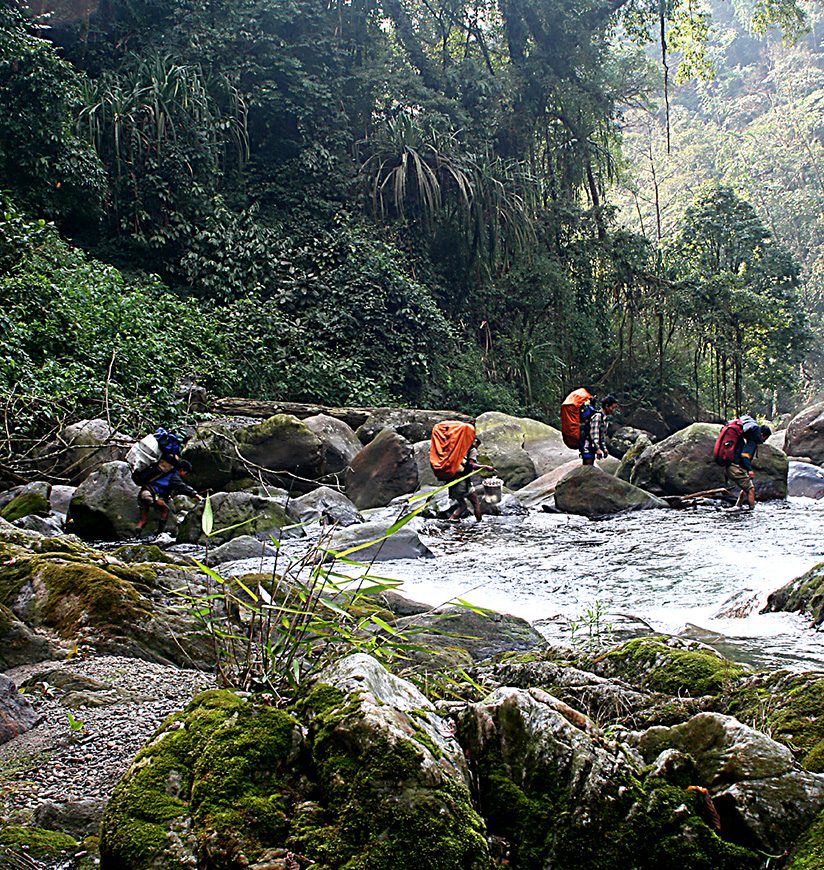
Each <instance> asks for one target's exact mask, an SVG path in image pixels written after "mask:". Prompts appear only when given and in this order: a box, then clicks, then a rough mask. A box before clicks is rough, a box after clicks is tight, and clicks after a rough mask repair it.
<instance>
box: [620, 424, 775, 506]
mask: <svg viewBox="0 0 824 870" xmlns="http://www.w3.org/2000/svg"><path fill="white" fill-rule="evenodd" d="M720 431H721V427H720V426H718V425H717V424H714V423H693V424H692V426H688V427H687V428H686V429H682V430H681V431H680V432H676V433H675V435H671V436H670V437H669V438H665V439H664V440H663V441H660V442H658V443H657V444H653V445H652V446H650V447H648V448H647V449H646V450H644V452H643V453H642V454H641V455H640V456H639V457H638V459H637V460H636V462H635V467H634V469H633V471H632V477H631V478H630V480H631V482H632V483H633V484H635V485H636V486H640V487H641V488H642V489H645V490H647V491H649V492H652V493H655V494H656V495H689V494H690V493H693V492H702V491H704V490H708V489H717V488H720V487H723V486H727V485H728V483H727V477H726V469H725V468H723V467H722V466H720V465H718V464H717V463H716V462H715V460H714V459H713V455H712V453H713V448H714V446H715V441H716V439H717V438H718V433H719V432H720ZM753 467H754V468H755V470H756V477H755V489H756V494H757V496H758V498H759V499H760V500H762V501H763V500H768V499H780V498H786V496H787V471H788V461H787V457H786V456H785V455H784V454H783V453H782V452H781V451H779V450H775V449H773V448H772V447H770V446H769V445H768V444H762V445H761V446H760V447H759V448H758V455H757V457H756V459H755V462H754V463H753Z"/></svg>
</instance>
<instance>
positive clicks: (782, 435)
mask: <svg viewBox="0 0 824 870" xmlns="http://www.w3.org/2000/svg"><path fill="white" fill-rule="evenodd" d="M786 437H787V430H786V429H780V430H779V431H778V432H773V433H772V435H770V437H769V438H768V439H767V440H766V441H765V442H764V443H765V444H769V445H770V447H774V448H775V449H776V450H780V451H781V452H782V453H786V452H787V451H786V450H784V441H785V439H786Z"/></svg>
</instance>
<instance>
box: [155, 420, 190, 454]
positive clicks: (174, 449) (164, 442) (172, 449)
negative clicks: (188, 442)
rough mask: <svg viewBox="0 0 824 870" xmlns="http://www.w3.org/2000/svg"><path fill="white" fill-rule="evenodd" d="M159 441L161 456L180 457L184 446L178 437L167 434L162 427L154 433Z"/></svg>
mask: <svg viewBox="0 0 824 870" xmlns="http://www.w3.org/2000/svg"><path fill="white" fill-rule="evenodd" d="M154 436H155V438H156V439H157V446H158V447H159V448H160V455H161V456H180V451H181V450H183V444H182V443H181V441H180V439H179V438H178V437H177V435H173V434H172V433H171V432H167V431H166V430H165V429H164V428H163V427H162V426H159V427H158V428H157V429H156V430H155V433H154Z"/></svg>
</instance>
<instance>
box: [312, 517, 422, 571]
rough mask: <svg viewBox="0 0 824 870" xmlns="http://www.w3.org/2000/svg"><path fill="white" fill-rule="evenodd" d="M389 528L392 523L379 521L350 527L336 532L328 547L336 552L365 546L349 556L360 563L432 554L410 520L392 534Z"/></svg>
mask: <svg viewBox="0 0 824 870" xmlns="http://www.w3.org/2000/svg"><path fill="white" fill-rule="evenodd" d="M389 528H390V526H389V524H387V523H384V522H379V521H376V522H371V523H360V524H358V525H353V526H349V527H348V528H346V529H340V530H338V531H336V532H335V533H334V534H333V535H332V537H331V538H330V539H329V540H328V541H326V542H325V544H324V546H325V548H326V549H327V550H329V551H331V552H334V553H344V552H346V551H348V550H351V549H352V548H353V547H362V549H358V550H356V551H355V552H354V553H351V554H350V555H348V556H347V557H346V558H348V559H354V560H355V561H356V562H386V561H389V560H392V559H421V558H429V557H431V556H432V553H431V551H430V550H429V548H428V547H427V546H426V545H425V544H424V543H423V542H422V541H421V539H420V537H419V536H418V533H417V532H416V531H415V530H414V529H412V528H410V524H409V523H407V524H406V525H405V526H402V527H401V528H400V529H398V531H396V532H394V533H393V534H391V535H389V534H388V531H389ZM364 545H367V546H364Z"/></svg>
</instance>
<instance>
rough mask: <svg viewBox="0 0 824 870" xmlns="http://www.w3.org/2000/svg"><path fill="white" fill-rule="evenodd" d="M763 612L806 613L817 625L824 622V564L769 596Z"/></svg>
mask: <svg viewBox="0 0 824 870" xmlns="http://www.w3.org/2000/svg"><path fill="white" fill-rule="evenodd" d="M762 612H763V613H784V612H786V613H806V614H808V615H809V616H810V617H811V619H812V621H813V623H814V624H815V625H821V623H822V622H824V564H821V565H816V566H815V567H814V568H811V569H810V570H809V571H807V573H806V574H802V575H801V576H800V577H796V578H795V579H794V580H790V582H789V583H786V584H785V585H784V586H782V587H781V588H780V589H778V590H776V591H775V592H772V593H771V594H770V596H769V597H768V598H767V606H766V607H765V608H764V610H763V611H762Z"/></svg>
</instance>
